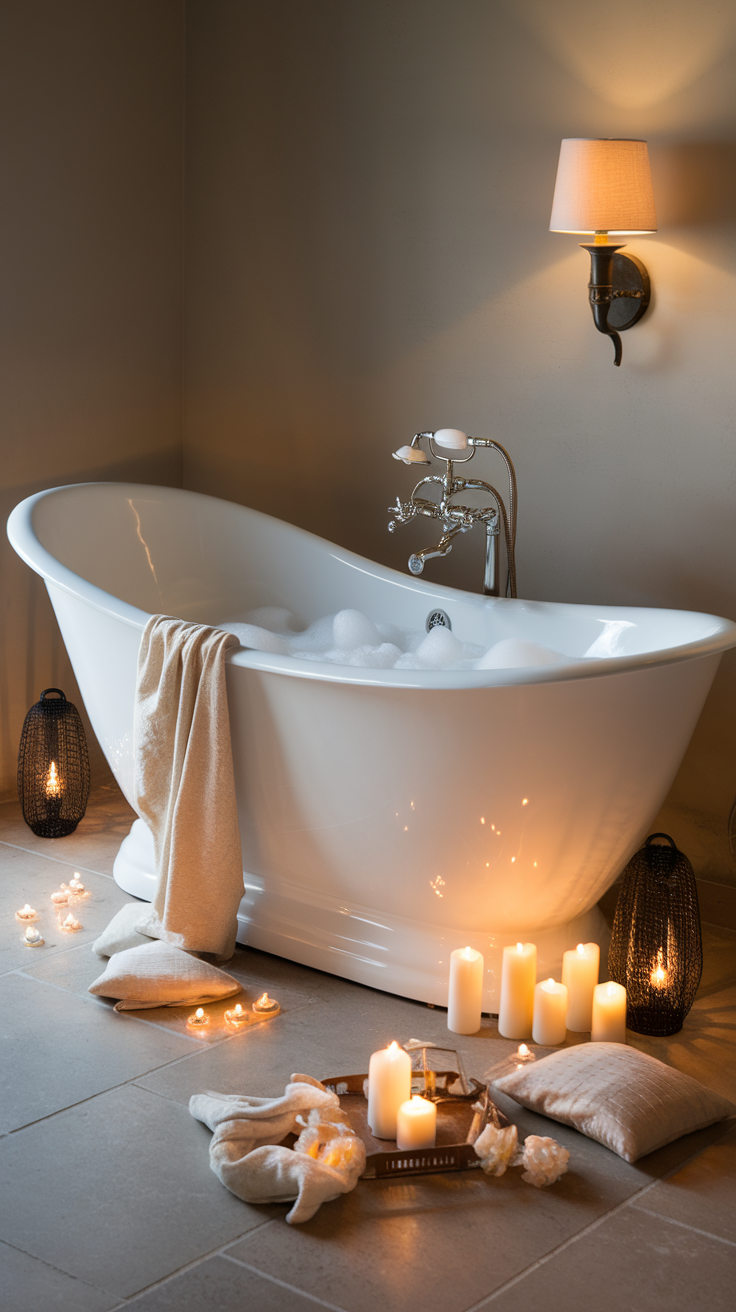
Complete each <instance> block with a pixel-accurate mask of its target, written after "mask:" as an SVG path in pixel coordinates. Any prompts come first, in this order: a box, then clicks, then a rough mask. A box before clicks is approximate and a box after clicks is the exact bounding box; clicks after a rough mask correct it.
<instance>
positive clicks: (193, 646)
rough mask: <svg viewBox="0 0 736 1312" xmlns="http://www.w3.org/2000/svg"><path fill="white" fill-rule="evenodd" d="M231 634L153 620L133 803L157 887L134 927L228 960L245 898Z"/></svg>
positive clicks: (137, 727) (146, 646) (142, 672)
mask: <svg viewBox="0 0 736 1312" xmlns="http://www.w3.org/2000/svg"><path fill="white" fill-rule="evenodd" d="M239 646H240V644H239V642H238V639H237V638H236V637H235V636H234V635H233V634H232V633H225V632H224V631H223V630H222V629H213V628H208V627H207V626H206V625H203V624H191V623H188V622H186V621H184V620H177V619H171V618H170V617H169V616H166V615H154V616H153V617H152V618H151V619H150V620H149V621H148V624H147V625H146V627H145V629H144V631H143V637H142V639H141V645H140V651H139V653H138V686H137V693H136V704H135V717H134V756H135V782H134V792H135V805H136V809H137V810H138V814H139V815H140V816H141V818H142V819H143V820H145V822H146V824H147V825H148V827H149V829H150V830H151V833H152V834H153V842H154V848H155V852H156V891H155V893H154V896H153V902H152V904H151V908H150V911H148V912H147V913H143V914H142V917H141V920H140V921H139V922H138V926H137V927H138V928H139V929H140V931H141V932H142V933H144V934H148V935H149V936H150V937H152V938H158V939H163V940H165V941H166V942H167V943H172V944H174V946H175V947H179V948H184V949H185V950H187V951H189V952H207V953H211V954H212V955H213V956H215V957H216V958H217V959H218V960H221V961H227V960H228V959H229V958H230V957H231V956H232V954H233V951H234V949H235V936H236V933H237V910H238V905H239V903H240V899H241V898H242V896H243V862H242V855H241V847H240V832H239V829H238V815H237V804H236V799H235V781H234V778H233V757H232V746H231V742H230V720H229V715H228V705H227V688H226V683H225V661H226V656H227V654H228V652H231V651H235V650H236V649H237V648H238V647H239Z"/></svg>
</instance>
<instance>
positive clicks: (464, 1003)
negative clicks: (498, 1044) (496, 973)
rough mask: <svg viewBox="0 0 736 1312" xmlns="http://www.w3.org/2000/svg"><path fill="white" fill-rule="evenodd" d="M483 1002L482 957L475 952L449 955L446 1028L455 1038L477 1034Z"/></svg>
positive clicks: (461, 951)
mask: <svg viewBox="0 0 736 1312" xmlns="http://www.w3.org/2000/svg"><path fill="white" fill-rule="evenodd" d="M482 999H483V954H482V953H481V952H476V951H475V949H474V948H456V949H455V951H454V952H451V953H450V988H449V994H448V999H447V1028H448V1030H452V1032H453V1034H477V1032H478V1030H479V1029H480V1013H481V1003H482Z"/></svg>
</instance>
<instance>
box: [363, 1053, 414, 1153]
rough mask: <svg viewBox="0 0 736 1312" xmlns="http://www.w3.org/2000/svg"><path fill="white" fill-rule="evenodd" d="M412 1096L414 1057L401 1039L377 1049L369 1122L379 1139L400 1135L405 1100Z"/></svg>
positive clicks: (370, 1073) (373, 1059)
mask: <svg viewBox="0 0 736 1312" xmlns="http://www.w3.org/2000/svg"><path fill="white" fill-rule="evenodd" d="M410 1096H411V1057H410V1056H409V1054H408V1052H404V1049H403V1048H400V1047H399V1045H398V1043H395V1042H394V1043H390V1044H389V1046H388V1047H387V1048H381V1050H380V1051H379V1052H374V1053H373V1056H372V1057H371V1060H370V1065H369V1067H368V1124H369V1126H370V1128H371V1132H372V1133H373V1134H374V1135H375V1136H376V1138H377V1139H395V1138H396V1119H397V1116H398V1111H399V1107H400V1106H401V1104H402V1102H408V1100H409V1097H410Z"/></svg>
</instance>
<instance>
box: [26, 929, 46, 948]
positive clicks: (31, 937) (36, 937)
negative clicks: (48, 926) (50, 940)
mask: <svg viewBox="0 0 736 1312" xmlns="http://www.w3.org/2000/svg"><path fill="white" fill-rule="evenodd" d="M23 942H24V943H25V945H26V947H27V948H40V947H43V943H44V940H43V939H42V938H41V935H40V933H39V932H38V930H37V929H36V927H35V925H29V926H28V929H27V930H26V932H25V934H24V935H23Z"/></svg>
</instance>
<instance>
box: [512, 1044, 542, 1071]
mask: <svg viewBox="0 0 736 1312" xmlns="http://www.w3.org/2000/svg"><path fill="white" fill-rule="evenodd" d="M512 1061H513V1062H514V1064H515V1065H516V1066H525V1065H526V1063H527V1062H530V1061H536V1057H535V1056H534V1053H533V1052H532V1050H531V1048H527V1046H526V1044H525V1043H520V1044H519V1046H518V1048H517V1049H516V1052H515V1053H514V1055H513V1058H512Z"/></svg>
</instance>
